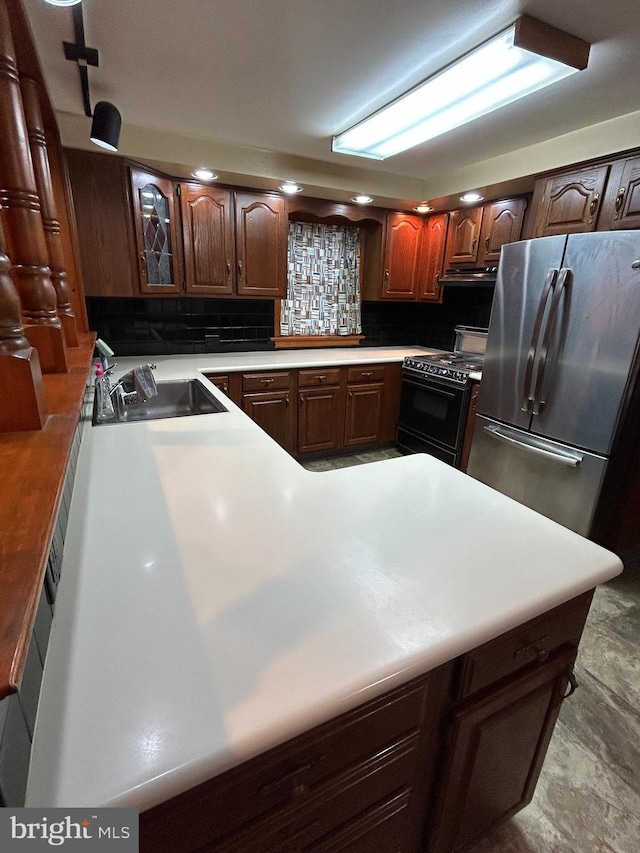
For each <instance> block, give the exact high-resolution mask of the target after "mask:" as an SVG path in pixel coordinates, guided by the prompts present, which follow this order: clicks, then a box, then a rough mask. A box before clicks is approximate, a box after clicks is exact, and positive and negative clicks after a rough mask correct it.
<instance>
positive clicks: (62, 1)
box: [44, 0, 82, 6]
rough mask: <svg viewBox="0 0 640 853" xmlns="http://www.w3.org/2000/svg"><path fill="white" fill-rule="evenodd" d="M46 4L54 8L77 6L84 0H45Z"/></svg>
mask: <svg viewBox="0 0 640 853" xmlns="http://www.w3.org/2000/svg"><path fill="white" fill-rule="evenodd" d="M44 2H45V3H50V4H51V5H52V6H75V5H76V3H81V2H82V0H44Z"/></svg>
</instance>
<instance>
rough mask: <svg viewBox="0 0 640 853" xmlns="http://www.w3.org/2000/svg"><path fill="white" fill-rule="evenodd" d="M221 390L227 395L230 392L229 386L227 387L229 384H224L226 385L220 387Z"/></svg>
mask: <svg viewBox="0 0 640 853" xmlns="http://www.w3.org/2000/svg"><path fill="white" fill-rule="evenodd" d="M220 388H221V390H222V391H223V393H224V394H227V393H228V392H229V386H228V385H227V383H226V382H224V383H223V384H222V385H221V386H220Z"/></svg>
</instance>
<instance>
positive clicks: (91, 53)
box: [63, 3, 98, 118]
mask: <svg viewBox="0 0 640 853" xmlns="http://www.w3.org/2000/svg"><path fill="white" fill-rule="evenodd" d="M71 13H72V15H73V29H74V33H75V37H76V41H75V44H71V42H68V41H65V42H63V45H64V55H65V56H66V58H67V59H69V60H71V61H72V62H77V63H78V70H79V72H80V88H81V89H82V103H83V106H84V114H85V115H86V116H88V117H89V118H91V116H92V115H93V113H92V111H91V99H90V97H89V71H88V66H89V65H93V66H94V67H96V68H97V67H98V51H97V50H95V49H94V48H92V47H87V45H86V43H85V40H84V18H83V16H82V4H81V3H79V4H77V5H76V6H73V8H72V9H71Z"/></svg>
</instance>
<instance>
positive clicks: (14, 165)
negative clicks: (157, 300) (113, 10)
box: [0, 3, 68, 373]
mask: <svg viewBox="0 0 640 853" xmlns="http://www.w3.org/2000/svg"><path fill="white" fill-rule="evenodd" d="M0 139H1V140H2V145H1V146H0V208H1V210H2V222H3V225H4V233H5V237H6V243H7V249H8V251H7V254H8V255H9V257H10V258H11V259H12V261H13V263H14V267H13V280H14V282H15V285H16V287H17V290H18V294H19V296H20V302H21V304H22V318H23V324H24V327H25V335H26V337H27V338H28V340H29V342H30V343H31V345H32V346H34V347H35V348H36V349H37V350H38V356H39V360H40V365H41V367H42V370H43V371H44V372H45V373H66V372H67V371H68V365H67V353H66V344H65V338H64V331H63V329H62V324H61V323H60V320H59V318H58V314H57V310H56V309H57V298H56V291H55V288H54V286H53V284H52V282H51V273H50V270H49V267H48V265H47V264H48V257H47V244H46V241H45V236H44V228H43V227H42V215H41V209H40V200H39V198H38V191H37V187H36V180H35V175H34V172H33V165H32V162H31V153H30V151H29V141H28V137H27V128H26V122H25V117H24V112H23V107H22V97H21V94H20V78H19V77H18V67H17V64H16V58H15V51H14V46H13V40H12V38H11V30H10V22H9V15H8V12H7V7H6V5H5V4H4V3H0Z"/></svg>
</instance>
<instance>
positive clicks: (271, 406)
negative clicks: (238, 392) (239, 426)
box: [242, 391, 296, 453]
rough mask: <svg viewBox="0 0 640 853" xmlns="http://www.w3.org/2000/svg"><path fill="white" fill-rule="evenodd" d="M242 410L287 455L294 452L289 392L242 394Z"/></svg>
mask: <svg viewBox="0 0 640 853" xmlns="http://www.w3.org/2000/svg"><path fill="white" fill-rule="evenodd" d="M242 408H243V410H244V411H245V413H246V414H247V415H249V417H250V418H251V419H252V420H254V421H255V422H256V423H257V424H258V426H260V427H262V429H263V430H264V431H265V432H266V433H267V434H268V435H270V436H271V438H273V439H274V440H275V441H277V442H278V444H279V445H280V446H281V447H284V449H285V450H286V451H287V452H288V453H295V452H296V422H295V407H294V405H293V404H292V402H291V394H290V393H289V391H271V392H269V391H267V392H265V393H262V392H258V393H252V394H243V395H242Z"/></svg>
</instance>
